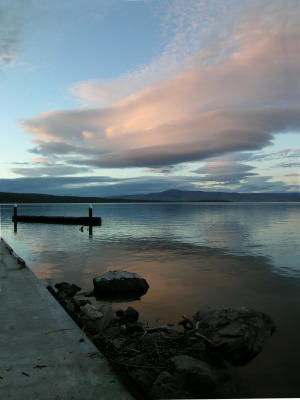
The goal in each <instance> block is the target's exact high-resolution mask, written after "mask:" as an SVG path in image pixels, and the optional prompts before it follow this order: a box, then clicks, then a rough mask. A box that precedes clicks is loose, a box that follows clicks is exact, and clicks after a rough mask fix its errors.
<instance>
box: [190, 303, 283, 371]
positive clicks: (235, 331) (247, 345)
mask: <svg viewBox="0 0 300 400" xmlns="http://www.w3.org/2000/svg"><path fill="white" fill-rule="evenodd" d="M193 319H194V323H195V325H196V327H197V328H198V331H199V332H200V334H202V335H203V336H205V337H206V338H207V339H208V341H209V342H210V344H211V346H212V347H213V348H214V349H215V350H217V351H218V353H219V354H220V355H221V356H222V357H223V358H224V359H226V360H227V361H229V362H231V363H232V364H234V365H243V364H246V363H248V362H249V361H250V360H252V359H253V358H254V357H255V356H256V355H257V354H259V353H260V352H261V351H262V349H263V346H264V343H265V341H266V339H267V338H268V337H270V336H271V335H272V334H273V332H274V331H275V324H274V322H273V320H272V319H271V317H269V316H268V315H267V314H265V313H262V312H259V311H255V310H252V309H248V308H246V307H239V308H232V307H207V308H204V309H203V310H201V311H198V312H197V313H196V314H195V315H194V317H193Z"/></svg>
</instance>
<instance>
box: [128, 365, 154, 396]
mask: <svg viewBox="0 0 300 400" xmlns="http://www.w3.org/2000/svg"><path fill="white" fill-rule="evenodd" d="M158 374H159V372H158V371H157V370H156V369H154V368H153V369H146V368H144V369H143V368H139V369H132V370H130V371H129V376H130V378H131V379H132V380H133V381H134V383H135V384H136V385H137V387H138V389H139V390H140V391H141V392H142V393H143V394H144V395H145V396H147V395H148V393H149V390H150V389H151V386H152V385H153V383H154V381H155V380H156V378H157V376H158Z"/></svg>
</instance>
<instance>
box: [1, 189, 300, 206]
mask: <svg viewBox="0 0 300 400" xmlns="http://www.w3.org/2000/svg"><path fill="white" fill-rule="evenodd" d="M135 201H138V202H149V201H179V202H180V201H183V202H184V201H209V202H211V201H217V202H223V201H224V202H228V201H230V202H231V201H237V202H240V201H241V202H243V201H275V202H279V201H292V202H299V201H300V195H299V193H229V192H204V191H187V190H184V191H183V190H176V189H172V190H166V191H163V192H158V193H148V194H134V195H124V196H114V197H111V198H103V197H80V196H53V195H48V194H37V193H4V192H0V203H121V202H128V203H129V202H135Z"/></svg>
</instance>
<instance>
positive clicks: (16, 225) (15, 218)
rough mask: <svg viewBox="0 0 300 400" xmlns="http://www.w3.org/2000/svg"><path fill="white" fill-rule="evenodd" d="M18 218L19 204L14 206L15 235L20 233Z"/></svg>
mask: <svg viewBox="0 0 300 400" xmlns="http://www.w3.org/2000/svg"><path fill="white" fill-rule="evenodd" d="M17 217H18V206H17V204H14V216H13V221H14V233H17V232H18V221H17Z"/></svg>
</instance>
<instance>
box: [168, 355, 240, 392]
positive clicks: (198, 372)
mask: <svg viewBox="0 0 300 400" xmlns="http://www.w3.org/2000/svg"><path fill="white" fill-rule="evenodd" d="M171 362H172V364H173V368H174V371H173V377H174V378H175V381H176V382H177V385H179V387H180V388H181V389H182V390H185V391H188V392H190V393H191V394H192V396H193V397H196V398H204V397H213V398H214V397H215V396H214V394H215V393H216V391H217V393H218V394H219V395H220V396H219V397H236V394H237V392H236V389H235V387H234V384H233V382H232V379H231V376H230V374H229V373H228V371H227V370H226V369H225V368H217V367H212V366H211V365H209V364H208V363H206V362H205V361H202V360H198V359H196V358H194V357H190V356H187V355H179V356H176V357H173V358H172V359H171Z"/></svg>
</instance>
